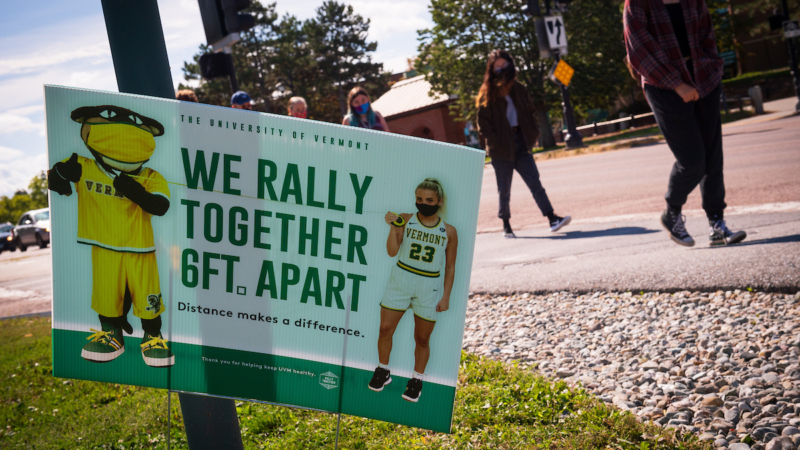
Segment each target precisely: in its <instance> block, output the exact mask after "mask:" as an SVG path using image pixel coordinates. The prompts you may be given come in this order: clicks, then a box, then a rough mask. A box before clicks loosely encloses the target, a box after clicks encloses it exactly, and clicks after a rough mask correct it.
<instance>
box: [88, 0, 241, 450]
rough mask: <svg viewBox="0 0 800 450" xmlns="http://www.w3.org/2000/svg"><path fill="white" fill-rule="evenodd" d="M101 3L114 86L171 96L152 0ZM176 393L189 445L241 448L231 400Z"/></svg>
mask: <svg viewBox="0 0 800 450" xmlns="http://www.w3.org/2000/svg"><path fill="white" fill-rule="evenodd" d="M101 3H102V6H103V15H104V17H105V21H106V30H107V31H108V42H109V44H110V46H111V59H112V60H113V61H114V72H115V73H116V76H117V87H118V88H119V91H120V92H124V93H128V94H139V95H147V96H151V97H160V98H168V99H175V89H174V87H173V85H172V75H171V74H170V71H169V60H168V59H167V46H166V44H165V42H164V31H163V30H162V28H161V16H160V15H159V13H158V4H157V3H156V0H101ZM233 81H235V78H233V79H232V82H233ZM154 370H172V369H171V368H166V369H154ZM178 397H179V398H180V402H181V412H182V413H183V423H184V425H185V427H186V438H187V440H188V442H189V448H190V449H191V450H206V449H208V450H211V449H214V450H216V449H221V448H224V449H232V450H240V449H241V450H243V449H244V445H243V444H242V435H241V431H240V430H239V418H238V417H237V416H236V405H235V404H234V401H233V400H231V399H222V398H216V397H207V396H200V395H192V394H183V393H181V394H178ZM170 414H171V412H170V411H168V412H167V420H168V421H169V420H170V418H169V417H170Z"/></svg>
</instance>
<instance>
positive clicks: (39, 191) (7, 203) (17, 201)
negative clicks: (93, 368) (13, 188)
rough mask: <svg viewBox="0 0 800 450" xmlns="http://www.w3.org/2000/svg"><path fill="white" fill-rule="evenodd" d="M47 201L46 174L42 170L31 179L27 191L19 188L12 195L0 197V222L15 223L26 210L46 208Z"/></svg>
mask: <svg viewBox="0 0 800 450" xmlns="http://www.w3.org/2000/svg"><path fill="white" fill-rule="evenodd" d="M47 202H48V200H47V175H46V174H45V172H44V171H42V172H41V173H40V174H39V175H36V176H35V177H33V178H32V179H31V182H30V184H28V191H24V190H19V191H17V192H16V193H14V196H13V197H7V196H5V195H4V196H2V197H0V223H5V222H11V223H13V224H16V223H17V221H18V220H19V218H20V217H21V216H22V214H24V213H25V212H26V211H30V210H32V209H40V208H46V207H47V205H48V203H47Z"/></svg>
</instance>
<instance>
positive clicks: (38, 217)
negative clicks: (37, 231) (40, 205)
mask: <svg viewBox="0 0 800 450" xmlns="http://www.w3.org/2000/svg"><path fill="white" fill-rule="evenodd" d="M34 217H36V221H37V222H39V221H41V220H50V211H42V212H40V213H39V214H37V215H35V216H34Z"/></svg>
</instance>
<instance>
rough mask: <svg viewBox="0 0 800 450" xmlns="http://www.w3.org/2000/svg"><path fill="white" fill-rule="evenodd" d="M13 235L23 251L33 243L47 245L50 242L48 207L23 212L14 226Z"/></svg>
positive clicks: (43, 246) (41, 245) (40, 246)
mask: <svg viewBox="0 0 800 450" xmlns="http://www.w3.org/2000/svg"><path fill="white" fill-rule="evenodd" d="M14 235H15V236H16V241H17V247H18V248H19V250H20V251H23V252H24V251H25V250H27V249H28V246H29V245H34V244H36V245H38V246H39V248H45V247H47V244H49V243H50V209H49V208H44V209H37V210H34V211H28V212H26V213H25V214H23V215H22V217H20V218H19V223H17V227H16V228H14Z"/></svg>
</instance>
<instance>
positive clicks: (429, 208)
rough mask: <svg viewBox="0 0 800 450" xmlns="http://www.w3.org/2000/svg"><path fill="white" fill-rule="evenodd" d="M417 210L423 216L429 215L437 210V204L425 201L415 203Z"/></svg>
mask: <svg viewBox="0 0 800 450" xmlns="http://www.w3.org/2000/svg"><path fill="white" fill-rule="evenodd" d="M417 211H419V213H420V214H422V215H423V216H425V217H430V216H432V215H434V214H436V212H437V211H439V205H426V204H425V203H417Z"/></svg>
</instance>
